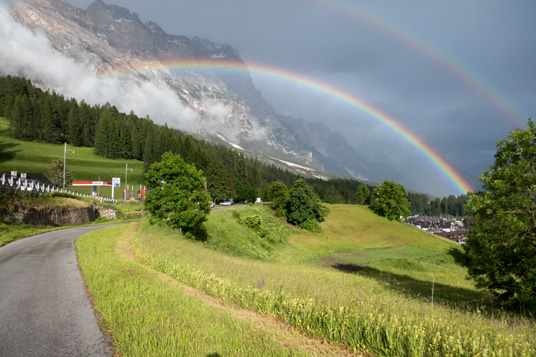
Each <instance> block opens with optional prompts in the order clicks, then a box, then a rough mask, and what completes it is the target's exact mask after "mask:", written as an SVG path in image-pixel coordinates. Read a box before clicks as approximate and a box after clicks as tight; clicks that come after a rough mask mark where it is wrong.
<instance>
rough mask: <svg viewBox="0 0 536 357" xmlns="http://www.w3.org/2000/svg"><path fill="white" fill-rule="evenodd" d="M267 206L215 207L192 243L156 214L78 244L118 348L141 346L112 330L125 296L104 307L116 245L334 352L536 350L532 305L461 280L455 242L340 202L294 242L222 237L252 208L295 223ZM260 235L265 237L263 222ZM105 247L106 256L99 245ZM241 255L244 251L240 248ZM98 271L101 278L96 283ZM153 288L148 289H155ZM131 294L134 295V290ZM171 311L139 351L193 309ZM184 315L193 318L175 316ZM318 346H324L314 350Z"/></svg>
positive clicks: (151, 268)
mask: <svg viewBox="0 0 536 357" xmlns="http://www.w3.org/2000/svg"><path fill="white" fill-rule="evenodd" d="M263 210H268V208H267V207H233V208H229V209H226V210H220V211H214V212H212V213H211V215H210V218H209V222H208V223H207V229H206V231H207V233H206V236H205V237H204V242H196V241H191V240H187V239H185V238H183V237H182V236H181V235H180V234H178V232H176V231H174V230H171V229H169V228H168V227H165V226H160V225H150V224H149V223H148V220H146V221H144V222H142V223H141V224H140V225H139V226H135V227H130V228H128V229H129V231H128V233H121V237H122V238H121V239H120V242H121V243H115V245H113V246H111V245H110V246H109V247H108V248H102V247H100V246H101V245H102V240H103V239H106V238H104V237H108V239H109V237H111V236H114V237H115V236H116V234H115V233H114V234H111V233H109V232H108V233H106V232H105V231H102V232H101V233H98V232H95V234H94V235H95V237H83V238H82V239H81V240H80V241H79V243H78V245H77V246H78V252H79V253H78V254H79V256H80V260H81V262H82V261H83V260H84V259H86V258H85V257H86V256H87V255H93V258H92V259H95V262H94V263H93V265H92V266H84V264H82V263H81V265H82V268H83V270H84V274H85V275H86V276H89V275H92V276H95V277H94V279H95V280H96V281H95V282H94V283H89V282H88V285H89V289H90V290H91V291H92V293H93V294H94V297H95V302H96V304H97V308H98V309H99V310H100V311H101V312H103V316H104V320H105V323H106V324H107V326H108V327H109V328H110V330H111V332H112V334H113V335H114V337H116V338H117V340H116V341H117V342H116V343H117V345H118V346H123V345H125V344H126V345H135V342H134V341H133V340H127V341H128V343H126V342H124V340H122V338H120V337H118V336H117V335H116V333H115V330H114V328H112V327H111V326H112V325H113V324H115V323H116V322H114V320H115V319H119V320H121V319H124V317H121V316H123V315H125V313H124V311H123V312H121V311H122V310H119V309H121V308H122V307H121V306H119V305H121V304H119V303H117V304H118V306H117V307H115V308H111V310H110V311H109V312H105V311H103V309H102V308H101V307H100V306H101V305H100V304H109V303H111V302H110V300H111V299H112V300H113V299H120V298H121V296H122V294H123V293H119V297H115V298H113V297H111V296H109V295H110V293H108V292H103V293H101V292H100V291H101V290H102V289H106V291H108V290H109V289H108V288H105V287H104V286H105V285H106V283H105V282H106V281H108V282H111V281H114V282H117V281H121V280H119V279H120V278H119V277H117V278H113V279H111V278H104V277H103V276H104V275H103V274H104V272H103V271H102V269H101V268H99V267H100V266H101V265H102V264H105V262H117V261H120V260H121V259H123V258H122V257H121V254H119V253H118V249H119V248H118V244H122V245H123V247H127V248H124V249H127V250H128V251H130V252H131V253H130V254H132V260H131V262H130V263H129V264H132V268H131V269H144V271H147V272H151V274H156V272H158V273H159V274H162V275H161V276H164V277H165V279H172V281H175V282H176V283H178V284H180V286H178V287H176V289H178V293H181V291H182V292H184V291H192V290H189V289H193V291H195V292H196V294H202V295H201V296H210V297H211V298H214V299H216V300H217V301H220V303H222V304H228V303H232V304H233V306H235V308H238V309H241V311H257V312H258V313H260V314H262V315H260V316H262V317H263V318H266V319H272V318H276V319H279V321H282V322H283V323H284V324H283V326H287V328H289V329H291V330H293V329H297V330H298V331H301V333H300V335H301V336H304V337H310V338H313V339H321V340H323V341H325V345H328V346H333V347H334V348H339V349H338V350H335V351H336V352H333V350H330V351H331V353H335V354H345V353H355V354H363V353H364V354H369V355H378V356H532V355H534V354H535V353H536V347H535V343H534V341H535V338H536V332H535V329H534V318H533V317H531V316H530V314H527V313H526V312H525V313H519V312H516V311H510V310H508V309H506V308H504V307H502V306H500V305H497V304H496V303H494V302H493V300H492V297H491V296H490V295H489V294H487V293H485V292H481V291H478V290H476V289H475V288H474V286H473V284H472V283H471V282H470V281H468V280H466V279H465V275H466V271H465V270H464V269H463V268H461V267H460V266H459V265H458V264H457V260H459V259H460V256H461V254H460V248H459V246H458V245H456V244H454V243H451V242H449V241H446V240H442V239H440V238H436V237H433V236H431V235H428V234H426V233H423V232H420V231H418V230H416V229H414V228H411V227H408V226H406V225H405V224H402V223H398V222H389V221H387V220H384V219H381V218H379V217H376V216H375V215H374V214H373V213H371V212H370V211H369V210H368V209H367V208H366V207H359V206H344V205H333V206H330V210H331V215H330V216H329V217H328V219H327V220H326V222H325V223H323V224H322V229H323V233H321V234H309V233H302V234H293V235H291V236H290V237H288V241H287V242H285V241H284V240H282V241H279V242H275V241H267V242H264V243H259V242H256V240H257V238H256V237H253V236H251V237H250V241H251V242H252V243H251V244H252V246H251V247H250V248H248V249H243V248H244V247H243V246H245V245H246V244H244V243H245V239H246V236H247V234H246V233H243V232H242V233H239V234H237V235H236V236H237V241H236V242H234V243H232V244H231V243H229V244H226V245H222V244H220V243H216V242H218V241H223V240H230V241H233V240H234V238H233V237H234V236H235V234H234V232H235V230H234V229H233V227H234V228H237V227H238V226H237V225H239V226H242V227H243V226H244V222H247V221H246V220H245V219H244V218H245V217H248V216H262V220H261V222H262V223H261V228H263V229H264V230H265V231H264V236H266V233H267V232H274V231H277V230H279V229H280V230H283V231H284V230H285V229H286V228H288V227H285V223H284V222H281V221H279V220H277V219H275V218H270V217H269V216H268V215H267V216H264V213H265V212H264V211H263ZM235 212H237V213H235ZM269 221H270V223H268V222H269ZM211 225H212V226H211ZM271 225H273V227H272V228H268V227H269V226H271ZM246 226H247V224H246ZM374 227H375V228H374ZM216 228H217V229H216ZM117 229H119V230H121V229H125V230H126V229H127V228H117ZM271 229H273V231H272V230H271ZM253 231H254V233H255V234H256V235H257V237H258V238H262V234H259V233H258V232H259V230H258V229H257V228H256V229H255V230H253ZM250 233H251V232H250ZM118 234H119V233H118ZM99 237H100V238H99ZM211 240H212V241H213V242H212V243H211ZM118 242H119V241H118ZM330 243H333V244H330ZM262 246H264V249H265V250H264V253H263V254H257V255H256V253H255V254H249V253H248V252H256V251H257V250H259V251H261V249H260V248H255V247H262ZM98 247H100V248H98ZM233 247H234V248H233ZM266 247H270V248H269V249H267V248H266ZM101 248H102V249H104V251H107V253H105V252H104V251H102V252H101V253H99V254H95V253H94V252H95V251H97V250H98V249H101ZM243 252H246V254H244V256H240V255H241V254H242V253H243ZM255 255H256V256H255ZM123 256H124V254H123ZM101 259H102V260H101ZM133 262H135V263H133ZM114 264H115V263H114ZM134 267H135V268H134ZM105 270H106V269H105ZM118 274H119V275H122V276H123V278H121V279H126V280H129V279H130V278H129V276H131V275H132V276H135V277H136V278H137V277H138V276H139V274H138V273H124V274H122V273H118ZM101 277H102V278H101ZM100 279H104V282H99V280H100ZM106 279H110V280H106ZM124 284H126V282H125V283H124ZM119 285H121V286H122V285H123V283H120V284H119ZM185 289H186V290H185ZM147 294H149V295H151V293H150V291H149V290H147ZM142 295H144V296H145V293H142ZM127 296H128V297H129V299H133V300H137V299H138V296H137V295H136V293H134V292H132V293H128V294H127ZM190 296H195V294H194V295H190ZM159 301H160V300H159ZM149 304H154V306H153V308H155V309H158V308H159V307H158V306H156V305H158V304H159V303H149ZM199 304H202V301H199ZM115 309H117V310H115ZM175 309H178V307H176V308H170V309H169V310H166V312H164V313H162V314H161V315H158V316H159V319H158V322H154V323H152V322H151V323H147V325H146V326H145V325H144V330H151V331H153V333H154V335H150V334H149V333H148V332H147V333H148V334H149V335H150V336H147V340H146V341H145V342H143V345H142V346H138V347H139V348H140V351H155V348H164V347H165V346H168V345H167V344H166V343H165V342H163V341H162V340H161V339H160V338H159V336H160V335H161V334H164V335H165V333H164V332H165V331H166V330H167V328H168V327H162V326H168V325H169V324H170V323H171V322H170V321H178V322H177V324H178V326H182V321H189V320H188V319H190V318H191V316H190V313H189V312H181V313H178V315H173V314H174V313H176V311H175ZM149 310H150V308H149ZM129 311H130V312H136V311H137V310H136V309H134V308H133V309H132V310H129ZM181 311H182V310H181ZM147 313H148V312H147ZM135 314H136V313H134V314H132V313H131V315H135ZM148 314H149V313H148ZM181 314H186V316H183V317H177V316H182V315H181ZM173 316H175V317H173ZM130 318H134V317H129V319H130ZM177 319H178V320H177ZM201 324H203V323H201ZM127 325H128V323H127ZM257 325H259V326H262V325H263V323H262V322H258V323H257ZM151 326H152V328H151ZM185 326H186V325H185ZM257 327H258V326H257ZM162 328H163V330H162ZM255 331H258V332H259V333H260V335H259V336H264V334H265V333H267V332H266V331H263V330H262V329H261V330H255ZM134 333H135V332H133V331H131V332H129V333H128V334H127V335H128V336H131V334H134ZM233 333H234V332H233ZM132 336H133V335H132ZM194 336H197V335H195V334H194ZM129 338H134V337H129ZM136 338H137V337H136ZM248 338H249V339H250V340H251V341H250V343H251V344H252V345H253V346H259V345H258V338H261V339H262V338H264V337H258V336H252V335H251V336H250V337H248ZM232 341H234V340H232ZM169 343H171V342H169ZM184 343H185V344H186V342H184ZM230 343H231V344H232V343H233V342H230ZM276 344H277V342H276ZM179 345H180V344H179ZM155 346H160V347H155ZM173 346H175V347H173V348H171V349H170V350H168V351H180V348H181V347H180V346H178V345H173ZM213 346H214V347H213V350H214V351H218V352H217V353H224V354H225V352H219V351H229V349H228V348H229V345H227V342H226V341H225V339H223V340H221V341H219V342H217V343H216V344H215V345H213ZM292 346H294V347H290V345H289V346H287V347H288V350H287V352H288V354H293V353H294V352H292V351H294V350H293V349H292V348H296V349H297V350H296V351H298V350H299V351H302V350H300V347H299V345H298V346H296V345H292ZM138 347H136V348H138ZM287 347H285V348H287ZM174 348H177V349H174ZM340 348H343V349H340ZM231 349H232V348H231ZM261 350H262V349H261ZM261 350H259V351H257V352H255V354H264V355H273V354H274V351H272V350H265V351H264V352H261ZM140 353H141V352H140ZM235 353H236V354H242V352H241V351H237V352H235ZM278 353H279V352H278ZM315 353H320V354H322V353H323V352H318V351H316V352H314V351H313V353H311V352H310V354H315ZM326 353H327V352H326ZM149 354H150V352H149ZM170 354H173V353H172V352H170ZM177 354H178V352H177ZM231 354H233V353H231Z"/></svg>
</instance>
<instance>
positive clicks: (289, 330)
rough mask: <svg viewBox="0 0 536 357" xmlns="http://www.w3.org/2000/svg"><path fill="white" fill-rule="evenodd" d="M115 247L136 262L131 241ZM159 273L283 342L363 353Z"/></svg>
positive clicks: (308, 349)
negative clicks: (308, 334) (311, 335)
mask: <svg viewBox="0 0 536 357" xmlns="http://www.w3.org/2000/svg"><path fill="white" fill-rule="evenodd" d="M117 249H118V252H119V253H120V254H121V255H122V256H123V257H125V258H127V259H129V260H131V261H133V262H135V263H136V264H140V263H139V262H138V260H137V259H136V256H135V254H134V252H133V251H132V248H131V247H130V242H129V240H128V239H122V240H120V241H119V244H118V246H117ZM159 276H160V278H161V279H162V280H163V281H165V282H166V284H168V285H170V286H173V287H175V288H178V289H181V290H182V291H183V292H184V293H186V294H188V295H190V296H193V297H195V298H197V299H200V300H202V301H203V302H204V303H206V304H209V305H210V306H211V307H213V308H215V309H219V310H221V311H225V312H227V313H229V314H230V315H231V316H233V317H234V318H236V319H238V320H240V321H244V322H248V323H251V324H252V326H254V328H255V329H257V330H258V331H262V332H263V333H266V334H269V335H275V336H278V338H279V343H280V344H281V345H282V346H294V347H298V348H299V349H301V350H302V351H303V353H304V354H307V355H323V356H365V355H361V354H355V353H352V352H351V351H349V350H348V349H347V348H346V347H343V346H337V345H334V344H330V343H328V342H326V341H324V340H323V339H321V338H313V337H310V336H306V335H305V334H304V333H303V332H301V331H300V330H298V329H296V328H294V327H292V326H290V325H288V324H287V323H285V322H284V321H283V320H281V319H277V318H275V317H271V316H267V315H263V314H260V313H258V312H256V311H254V310H253V309H244V308H242V307H240V306H237V305H235V304H233V303H230V302H228V301H223V300H222V299H218V298H214V297H212V296H210V295H207V294H205V293H204V292H202V291H200V290H198V289H195V288H192V287H190V286H188V285H185V284H182V283H180V282H178V281H177V280H175V279H173V278H171V277H169V276H168V275H165V274H162V273H159Z"/></svg>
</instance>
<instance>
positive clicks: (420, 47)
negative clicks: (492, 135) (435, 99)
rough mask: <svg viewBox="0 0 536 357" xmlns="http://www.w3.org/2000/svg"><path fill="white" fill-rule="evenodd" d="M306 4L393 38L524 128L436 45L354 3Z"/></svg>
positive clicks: (513, 111) (325, 0) (493, 92)
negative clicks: (329, 10) (334, 13)
mask: <svg viewBox="0 0 536 357" xmlns="http://www.w3.org/2000/svg"><path fill="white" fill-rule="evenodd" d="M310 1H313V2H316V3H319V4H321V5H322V6H325V7H328V8H331V9H333V10H334V11H335V12H337V13H338V14H340V15H341V16H348V17H352V18H354V19H355V20H357V21H359V22H362V23H365V24H367V25H368V26H369V27H372V28H374V29H376V30H378V31H380V32H382V33H384V34H386V35H387V36H389V37H391V38H395V39H397V40H398V41H400V42H401V43H403V44H405V45H406V46H408V47H410V48H413V49H415V50H416V51H418V52H420V53H422V54H424V55H425V56H427V57H429V58H431V59H432V60H433V61H434V62H436V63H437V64H439V65H440V66H441V67H443V68H446V69H447V70H448V71H449V72H450V73H452V74H453V75H455V76H456V77H457V78H458V79H459V80H460V81H462V82H464V83H465V84H466V85H468V86H469V87H471V88H472V89H473V90H474V91H475V92H477V93H478V94H479V95H480V96H481V97H483V98H484V99H485V100H486V101H487V102H489V103H491V105H493V107H494V108H496V109H498V110H499V111H501V112H502V113H503V114H504V115H505V116H506V117H507V118H508V119H509V120H510V121H511V122H512V123H513V124H514V125H516V126H521V127H524V126H526V122H525V120H526V117H525V115H524V114H522V113H521V111H520V110H519V109H517V108H516V107H515V106H514V105H513V104H512V103H510V102H509V101H508V100H507V96H506V95H503V94H501V93H500V92H499V90H498V89H497V88H494V86H493V85H492V84H491V83H489V81H486V80H485V79H484V78H482V77H481V76H480V75H479V74H478V73H477V72H476V71H475V70H474V69H471V68H469V67H468V66H467V65H464V64H462V63H461V62H460V61H459V60H457V59H456V58H455V57H454V56H452V55H450V54H448V53H447V52H446V51H445V50H443V49H441V48H440V47H439V46H437V45H436V44H434V43H431V42H429V41H427V40H425V39H424V38H423V37H422V36H419V35H418V34H416V33H413V32H411V31H410V30H408V29H405V28H403V27H401V26H398V25H396V24H395V23H393V22H389V21H386V20H384V19H383V18H381V17H380V16H378V15H377V14H374V13H373V12H371V11H367V10H365V9H364V8H363V7H361V6H359V4H358V3H356V2H349V1H346V0H307V1H305V0H304V2H306V3H307V2H310ZM527 117H528V116H527Z"/></svg>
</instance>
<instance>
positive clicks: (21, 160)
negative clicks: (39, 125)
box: [0, 118, 143, 198]
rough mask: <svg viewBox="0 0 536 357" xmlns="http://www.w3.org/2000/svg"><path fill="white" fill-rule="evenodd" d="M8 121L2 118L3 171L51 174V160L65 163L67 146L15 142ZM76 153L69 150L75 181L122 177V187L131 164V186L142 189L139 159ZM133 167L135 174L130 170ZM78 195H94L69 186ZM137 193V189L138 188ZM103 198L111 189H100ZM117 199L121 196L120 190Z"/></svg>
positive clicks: (68, 164)
mask: <svg viewBox="0 0 536 357" xmlns="http://www.w3.org/2000/svg"><path fill="white" fill-rule="evenodd" d="M8 130H9V121H8V120H7V119H5V118H0V171H8V172H9V171H11V170H17V171H19V172H30V173H43V174H48V170H49V167H50V164H51V162H52V160H58V159H59V160H63V156H64V145H58V144H48V143H40V142H33V141H22V140H17V139H13V138H12V137H11V136H10V135H9V134H8ZM69 148H71V149H73V150H74V151H75V153H74V154H73V153H72V152H69V151H67V155H66V167H67V170H69V171H70V172H71V173H72V174H73V178H74V181H99V180H100V181H109V182H111V181H112V177H119V178H121V188H124V185H125V169H126V165H127V164H128V167H129V171H128V173H127V174H128V176H127V179H128V184H129V186H130V185H134V187H137V188H138V189H139V185H142V184H143V162H142V161H137V160H124V159H117V160H112V159H106V158H104V157H102V156H98V155H95V153H94V150H93V148H87V147H73V146H72V145H69ZM130 168H131V169H132V171H130ZM66 188H67V189H73V190H75V191H77V192H82V193H87V194H90V193H91V187H76V188H73V187H72V186H68V187H66ZM135 190H136V189H135ZM100 193H101V196H106V197H111V188H109V187H101V192H100ZM114 195H115V197H116V198H117V197H120V196H121V192H120V190H119V189H116V191H115V194H114Z"/></svg>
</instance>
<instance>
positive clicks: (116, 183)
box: [112, 177, 121, 187]
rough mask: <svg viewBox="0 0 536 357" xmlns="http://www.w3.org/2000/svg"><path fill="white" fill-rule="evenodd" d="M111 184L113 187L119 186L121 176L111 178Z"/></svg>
mask: <svg viewBox="0 0 536 357" xmlns="http://www.w3.org/2000/svg"><path fill="white" fill-rule="evenodd" d="M112 184H113V187H120V185H121V177H114V178H112Z"/></svg>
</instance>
